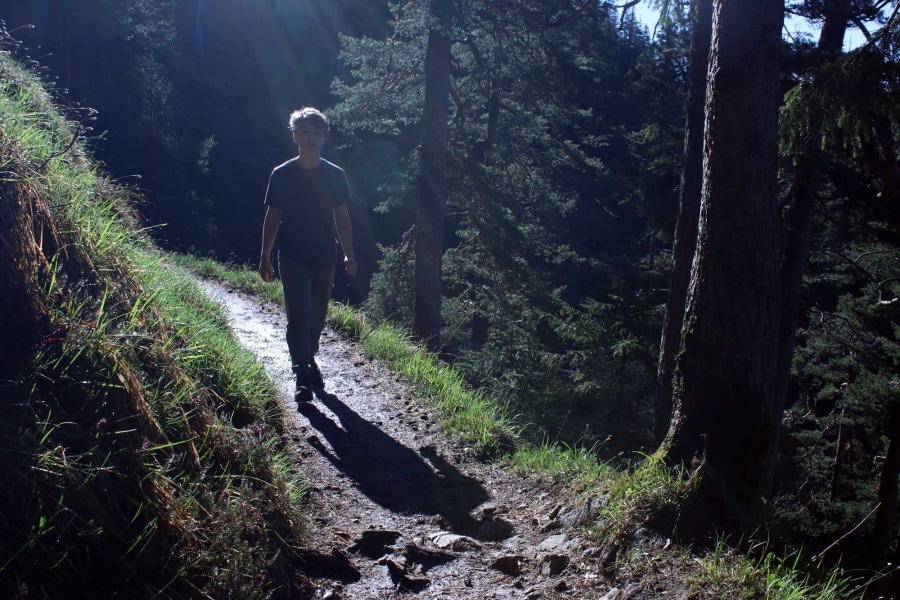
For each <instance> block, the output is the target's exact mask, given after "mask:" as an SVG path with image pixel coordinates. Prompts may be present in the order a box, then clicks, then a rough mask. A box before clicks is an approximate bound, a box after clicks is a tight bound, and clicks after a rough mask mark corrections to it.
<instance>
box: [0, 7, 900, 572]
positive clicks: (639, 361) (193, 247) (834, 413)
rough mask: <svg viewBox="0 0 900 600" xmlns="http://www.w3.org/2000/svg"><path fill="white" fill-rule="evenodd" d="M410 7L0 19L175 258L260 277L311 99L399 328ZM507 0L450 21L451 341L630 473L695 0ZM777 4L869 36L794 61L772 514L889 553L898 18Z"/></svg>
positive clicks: (513, 400)
mask: <svg viewBox="0 0 900 600" xmlns="http://www.w3.org/2000/svg"><path fill="white" fill-rule="evenodd" d="M644 1H645V2H649V1H650V0H644ZM419 4H420V3H410V2H396V3H390V4H388V3H385V2H379V1H374V0H335V1H331V2H313V1H312V0H307V1H304V0H300V1H295V2H290V1H286V0H270V1H260V2H252V3H248V2H243V1H240V0H219V1H203V0H190V1H187V0H155V1H153V0H137V1H135V2H129V3H121V2H113V1H105V0H82V1H79V2H71V1H66V0H42V1H37V0H28V1H22V2H16V3H4V5H3V6H0V19H3V20H4V21H5V23H6V25H7V27H8V28H9V29H10V30H11V31H12V32H13V36H14V37H15V38H17V39H19V40H21V41H22V48H21V49H20V50H19V54H21V55H28V56H31V57H32V58H33V59H34V60H36V61H37V63H38V64H39V65H41V67H42V68H43V69H44V70H45V74H46V76H47V78H48V79H55V80H56V82H57V84H56V85H57V87H58V88H59V90H60V92H61V93H60V95H61V97H62V98H64V99H65V101H67V102H69V103H70V108H71V111H72V115H73V116H74V118H75V120H77V121H80V122H82V124H83V126H84V128H83V130H82V132H81V135H82V136H83V137H84V138H86V139H87V140H88V141H89V142H90V145H91V147H92V149H93V151H94V153H95V155H96V156H97V158H98V159H99V160H101V161H102V162H103V163H105V164H106V165H107V166H108V168H109V170H110V172H111V174H112V175H113V176H114V177H115V178H117V179H118V180H119V181H120V182H123V183H125V184H126V185H133V186H135V188H137V189H138V190H139V191H140V193H141V195H142V197H143V198H145V202H144V203H143V204H142V205H141V207H140V208H141V210H142V212H143V217H144V219H145V221H146V223H148V224H150V225H151V226H154V227H155V229H154V230H153V233H154V236H155V237H156V238H157V240H158V242H159V243H160V244H161V245H162V246H163V247H165V248H169V249H173V250H182V251H190V252H193V253H199V254H209V255H213V256H216V257H218V258H220V259H223V260H231V261H234V262H238V263H248V262H249V263H253V262H255V261H256V260H257V255H258V251H259V237H260V230H259V227H260V224H261V222H262V209H263V207H262V198H263V195H264V192H265V186H266V181H267V178H268V175H269V173H270V172H271V169H272V167H273V166H274V165H276V164H279V163H281V162H283V161H284V160H286V159H287V158H289V157H290V156H292V155H293V153H294V152H295V148H294V147H293V146H292V143H291V140H290V136H289V135H288V133H287V115H288V114H289V112H290V111H291V110H292V109H294V108H298V107H300V106H304V105H313V106H317V107H320V108H322V109H325V110H326V111H327V113H328V114H329V115H330V117H331V119H332V124H333V131H332V136H331V140H330V144H329V146H328V149H327V152H328V154H327V157H328V158H331V159H333V160H334V161H335V162H337V163H338V164H340V165H342V166H344V167H345V168H346V169H347V172H348V175H349V178H350V181H351V184H352V187H353V191H354V204H353V206H352V217H353V221H354V229H355V239H356V246H357V254H358V258H359V260H360V263H361V266H362V273H361V275H360V276H358V277H357V278H356V279H354V280H346V279H341V280H339V281H338V283H337V285H336V296H337V297H338V298H339V299H345V300H349V301H351V302H353V303H361V304H363V306H364V308H365V310H366V311H367V312H368V313H369V314H370V315H371V316H372V318H373V319H393V320H396V321H398V322H400V323H402V324H407V325H408V324H410V323H411V322H412V319H413V312H414V306H413V297H414V293H413V288H414V279H415V274H414V259H413V258H414V248H413V246H414V236H413V235H412V234H411V233H408V232H410V231H411V227H412V225H413V222H414V210H415V206H416V199H417V188H416V178H417V176H418V169H419V164H420V163H419V158H420V157H419V150H420V148H421V142H422V135H423V133H422V131H421V129H420V118H421V116H422V108H421V107H422V103H423V94H424V75H425V74H424V70H423V56H424V54H425V49H426V41H427V37H428V36H427V34H428V30H429V26H428V23H429V21H428V18H427V15H426V14H424V12H423V11H422V10H421V6H419ZM522 4H524V3H513V2H500V1H498V2H489V3H481V2H474V1H460V2H457V3H455V5H456V7H457V13H456V15H455V18H456V24H455V27H456V30H455V31H454V36H453V38H452V48H453V54H452V61H451V65H450V76H451V86H450V96H451V101H450V111H449V113H450V119H449V123H450V127H449V131H448V139H447V150H448V155H447V173H446V176H447V190H448V197H447V207H448V208H447V215H446V220H445V225H444V228H443V232H442V234H443V246H442V248H443V278H442V292H443V294H442V300H441V304H442V307H441V308H442V310H441V318H442V323H441V336H440V337H441V342H442V343H441V346H440V350H441V353H442V356H444V357H446V358H447V360H450V361H453V362H454V364H455V365H456V366H457V367H458V368H459V369H460V370H461V371H462V372H464V373H465V374H466V377H467V378H468V380H469V381H470V382H471V383H472V385H473V386H476V387H479V388H483V389H485V390H487V391H489V392H490V393H492V394H493V395H495V396H496V397H499V398H503V399H504V400H505V402H506V403H507V407H508V410H509V412H510V414H514V415H517V416H518V417H517V418H518V419H519V422H520V423H521V424H522V426H523V430H524V432H525V433H526V434H527V435H529V436H531V437H533V438H534V439H536V440H548V441H551V442H562V443H566V444H570V445H583V446H585V447H588V448H592V449H594V451H596V452H597V453H598V454H599V455H600V456H601V457H604V458H618V459H621V460H624V461H629V460H636V459H638V458H639V457H640V456H641V453H644V454H649V453H651V452H653V450H654V449H655V447H656V441H658V439H655V438H654V417H655V414H656V407H655V395H656V393H657V390H656V386H657V367H658V356H659V353H660V332H661V330H662V328H663V318H664V314H665V307H666V302H667V298H668V292H669V270H670V265H671V263H672V250H673V244H674V236H675V226H676V217H677V213H678V206H679V190H680V181H681V178H682V162H683V155H684V147H685V143H684V139H685V121H686V112H687V106H688V103H687V101H688V83H689V74H690V66H691V65H690V61H691V55H690V50H691V36H692V33H693V25H692V21H691V18H690V15H691V12H690V11H691V8H692V6H693V4H691V3H680V2H653V3H651V6H652V7H653V8H654V9H656V10H657V11H659V14H661V15H662V18H661V19H660V21H659V24H658V25H657V26H656V28H655V29H654V31H653V34H652V35H651V33H650V32H648V31H647V30H646V28H645V27H644V26H643V25H642V23H641V22H639V21H638V20H636V19H635V17H634V14H633V12H632V11H630V10H625V9H623V8H622V7H620V6H616V5H614V4H611V3H602V2H584V3H583V2H565V1H562V0H559V1H551V0H547V1H545V2H539V3H527V6H523V5H522ZM790 4H791V7H790V8H789V10H790V11H792V12H794V13H796V14H797V15H799V16H800V17H802V18H809V19H811V21H810V22H811V23H813V24H815V23H821V22H822V20H823V19H825V20H826V23H828V19H829V18H830V19H831V23H834V22H835V21H836V20H842V23H843V24H842V25H841V27H840V30H841V31H840V37H841V39H843V36H844V33H845V31H846V29H847V27H848V26H850V25H851V24H859V25H864V24H865V23H868V27H869V28H870V29H871V31H869V33H870V34H872V36H873V39H872V40H871V43H867V44H863V45H862V46H861V47H860V48H858V49H856V50H854V51H853V52H852V53H848V54H844V53H843V52H842V50H841V49H842V48H843V44H842V43H838V44H837V46H836V48H837V50H835V49H834V47H833V46H831V47H828V48H823V47H822V45H823V38H819V39H813V38H812V37H802V36H801V37H799V38H798V37H792V38H788V39H786V40H785V42H784V44H783V47H782V56H781V63H780V68H781V79H780V88H781V89H780V92H781V101H782V103H781V107H782V108H781V114H780V123H779V131H780V133H779V140H780V162H779V180H778V181H779V201H780V203H779V209H780V210H781V216H782V217H783V218H784V222H783V224H784V227H785V230H784V235H783V237H784V238H785V239H788V238H789V237H790V235H789V234H790V232H791V231H794V230H792V229H791V226H790V223H789V219H790V215H791V212H790V209H791V207H792V206H794V205H795V200H796V198H797V197H798V195H799V194H801V193H805V194H808V195H810V196H811V197H812V198H814V208H815V210H814V211H813V215H812V216H811V217H810V219H811V221H810V229H809V232H808V234H805V238H804V239H805V240H806V241H808V263H807V264H806V265H805V266H804V272H805V276H804V278H803V285H802V288H801V290H800V293H799V295H798V297H797V300H796V307H797V309H798V313H797V335H796V337H795V341H796V348H795V352H794V362H793V368H792V374H791V377H790V386H789V389H788V391H787V395H786V403H787V408H786V411H785V414H784V419H783V427H784V435H783V436H782V438H781V446H780V448H779V460H778V465H777V474H776V478H775V482H776V488H775V492H774V496H773V502H772V504H771V513H770V517H769V519H768V526H769V528H770V531H772V533H773V535H772V537H773V538H774V539H782V540H789V541H790V543H791V545H793V546H801V545H802V546H803V547H804V548H806V549H807V551H808V552H810V553H811V554H813V555H822V556H823V557H824V558H825V559H826V560H827V561H830V562H834V561H837V560H838V558H839V557H842V556H843V557H844V559H845V561H846V560H849V561H850V566H871V565H872V564H875V565H878V564H879V560H878V559H876V558H873V556H872V554H873V552H875V550H873V549H874V548H876V547H877V548H879V550H877V551H878V552H884V550H882V549H881V548H884V545H883V544H873V541H872V540H873V539H874V537H877V536H876V535H875V534H879V533H880V534H883V535H887V537H888V538H889V540H891V541H890V544H889V546H888V547H889V548H890V550H889V552H890V554H894V553H896V552H897V550H898V548H897V545H896V539H897V524H896V522H895V521H893V520H892V521H890V522H889V523H888V528H887V530H886V531H887V533H886V534H885V533H884V532H885V529H884V527H880V528H879V527H877V526H876V523H875V522H874V519H873V518H872V515H873V513H874V512H875V510H876V508H877V507H878V506H879V502H881V503H882V504H883V503H884V498H883V497H881V496H880V493H881V492H883V491H884V490H885V484H884V481H885V480H887V481H888V482H890V481H891V478H893V486H894V488H896V470H893V471H892V469H896V466H894V467H892V466H891V460H889V457H890V456H891V455H892V454H891V442H894V441H895V442H897V443H900V433H898V429H900V404H898V399H900V398H898V391H900V390H898V388H900V379H898V372H900V370H898V361H900V348H898V344H897V342H898V332H900V330H898V317H900V315H898V309H900V302H898V301H897V298H898V297H900V285H898V282H900V272H898V268H900V264H898V254H897V253H898V227H900V216H898V215H900V211H898V209H897V205H896V203H897V201H898V190H897V185H898V181H900V178H898V177H897V170H898V168H897V161H896V157H895V155H894V153H893V145H894V143H895V142H894V140H895V139H896V135H897V118H898V115H897V108H898V106H900V102H898V101H897V100H898V99H897V96H896V89H897V87H896V85H897V83H898V82H897V39H896V38H897V23H896V14H895V12H892V11H895V9H896V3H894V2H855V1H854V2H851V1H849V0H848V1H846V2H812V1H810V2H804V3H790ZM829 11H831V12H829ZM835 14H839V15H840V17H841V18H840V19H836V18H835ZM889 17H890V20H889ZM26 25H33V27H27V28H26ZM879 32H880V35H875V34H878V33H879ZM824 33H825V31H824V30H823V36H824ZM864 37H865V36H864ZM804 186H805V187H804ZM800 188H802V189H800ZM742 276H743V274H742V273H740V272H734V273H733V274H732V275H731V277H733V282H725V283H733V284H734V285H736V286H738V285H740V283H741V278H742ZM722 425H723V427H726V426H729V424H726V423H723V424H722ZM732 425H733V424H732ZM656 437H657V438H658V433H657V434H656ZM888 487H889V486H888ZM894 503H896V497H895V499H894ZM882 525H883V524H882ZM826 550H827V552H825V551H826ZM823 552H825V553H824V554H822V553H823ZM883 558H884V557H882V564H883V562H884V560H883ZM854 561H855V563H854ZM893 562H894V563H896V561H893Z"/></svg>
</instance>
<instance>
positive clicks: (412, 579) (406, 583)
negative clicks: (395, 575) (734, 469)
mask: <svg viewBox="0 0 900 600" xmlns="http://www.w3.org/2000/svg"><path fill="white" fill-rule="evenodd" d="M397 585H399V586H400V587H401V588H403V589H405V590H409V591H411V592H421V591H422V590H424V589H425V588H427V587H428V586H429V585H431V580H430V579H428V578H427V577H417V576H415V575H404V576H403V579H401V580H400V583H398V584H397Z"/></svg>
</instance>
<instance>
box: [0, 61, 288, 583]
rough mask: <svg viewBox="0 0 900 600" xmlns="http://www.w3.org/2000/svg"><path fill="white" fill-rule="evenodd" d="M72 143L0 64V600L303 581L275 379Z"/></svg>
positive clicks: (17, 72) (68, 125)
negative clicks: (294, 562)
mask: <svg viewBox="0 0 900 600" xmlns="http://www.w3.org/2000/svg"><path fill="white" fill-rule="evenodd" d="M74 116H77V115H74ZM78 132H79V129H78V125H77V124H75V123H73V122H72V121H70V120H67V119H66V118H64V116H63V115H61V114H60V112H59V111H58V110H57V108H55V107H54V105H53V102H52V98H51V97H50V95H49V94H48V93H47V92H46V91H45V89H44V88H43V87H42V85H41V82H40V81H38V80H37V79H36V78H35V77H34V75H33V74H32V73H31V72H29V71H27V70H25V69H23V68H22V67H21V66H20V65H19V64H17V63H16V62H15V61H14V60H12V58H11V57H10V55H9V53H5V52H4V53H0V265H2V269H0V289H2V290H3V301H2V307H0V308H2V309H3V310H2V311H0V339H2V340H4V341H3V342H2V345H0V409H2V412H3V415H4V416H3V419H2V420H0V457H2V467H0V597H3V598H17V597H49V598H62V597H69V598H71V597H78V598H99V597H110V596H112V595H114V594H119V595H121V594H122V593H123V590H128V592H127V596H128V597H129V598H150V597H168V598H204V597H212V598H254V597H267V596H268V595H269V594H270V593H271V592H272V591H273V590H276V589H281V590H285V589H287V587H288V586H289V585H294V586H297V585H300V584H297V583H294V584H288V579H289V578H288V574H289V571H290V565H289V558H290V556H291V547H292V546H295V545H298V544H299V540H300V536H301V534H302V533H303V532H302V523H303V517H302V515H301V514H300V513H299V512H298V506H299V504H300V499H301V498H302V495H303V484H302V481H301V479H300V477H299V476H298V474H297V473H295V472H293V471H292V469H291V463H290V461H289V459H288V456H287V454H286V453H285V451H284V445H283V442H282V435H281V434H282V432H283V426H284V423H283V420H282V414H281V413H280V411H279V409H278V408H276V406H277V405H276V403H275V402H273V399H274V398H275V397H276V392H275V390H274V388H273V386H272V383H271V381H269V379H268V378H267V376H266V375H265V373H264V371H263V369H262V368H261V367H260V365H259V364H257V363H256V362H255V361H254V359H253V358H252V357H251V356H250V355H249V354H248V353H247V352H245V351H244V350H242V349H241V348H240V347H239V346H238V345H237V344H236V343H235V342H234V340H233V339H232V338H231V336H230V334H229V333H228V331H227V328H226V327H225V326H224V324H225V321H224V319H223V317H222V316H221V315H220V314H219V312H218V311H217V309H216V308H215V307H214V306H213V305H211V304H210V303H209V302H208V301H206V300H205V299H204V298H203V297H202V294H200V293H199V290H198V289H197V288H196V286H195V285H194V284H193V283H192V280H191V279H190V278H189V277H187V276H186V275H185V273H183V272H182V271H181V270H179V269H178V268H176V267H174V266H172V265H171V264H170V263H169V262H167V261H166V260H165V259H164V257H163V256H162V255H161V254H160V252H158V251H157V250H156V249H155V248H154V247H153V245H152V244H151V243H150V242H149V241H148V240H147V238H146V237H145V236H144V235H142V233H141V231H140V230H139V229H138V228H137V227H136V223H137V220H136V218H135V214H134V212H133V209H132V207H131V199H130V198H129V192H128V191H127V190H125V189H123V188H121V187H117V186H116V185H113V184H111V183H110V182H109V181H108V180H107V179H106V178H105V177H104V175H103V174H102V172H101V169H100V166H99V165H97V164H95V163H94V162H93V160H92V159H91V157H90V156H89V155H88V154H87V152H86V151H85V149H84V147H83V144H82V143H81V142H76V143H74V144H73V145H71V146H70V141H71V140H72V139H73V137H74V136H76V135H77V134H78ZM292 579H294V580H295V581H296V578H292ZM295 591H296V590H295Z"/></svg>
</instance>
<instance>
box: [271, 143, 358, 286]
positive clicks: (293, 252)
mask: <svg viewBox="0 0 900 600" xmlns="http://www.w3.org/2000/svg"><path fill="white" fill-rule="evenodd" d="M349 201H350V186H349V185H348V183H347V176H346V174H344V170H343V169H341V168H340V167H339V166H337V165H335V164H333V163H330V162H328V161H327V160H324V159H323V160H322V161H321V163H320V164H319V166H318V167H317V168H315V169H304V168H303V167H301V166H300V163H299V162H298V159H297V158H296V157H295V158H292V159H291V160H289V161H287V162H286V163H284V164H281V165H278V166H277V167H275V169H274V170H273V171H272V174H271V175H270V176H269V187H268V189H267V190H266V201H265V203H266V205H267V206H273V207H275V208H278V209H281V227H280V229H279V230H278V242H279V246H280V251H281V252H283V253H284V254H285V256H287V257H288V258H290V259H291V260H294V261H296V262H298V263H300V264H302V265H304V266H306V267H309V268H314V269H324V268H328V267H331V266H333V265H334V263H335V261H336V260H337V240H336V238H335V225H334V208H335V207H336V206H341V205H342V204H347V203H348V202H349Z"/></svg>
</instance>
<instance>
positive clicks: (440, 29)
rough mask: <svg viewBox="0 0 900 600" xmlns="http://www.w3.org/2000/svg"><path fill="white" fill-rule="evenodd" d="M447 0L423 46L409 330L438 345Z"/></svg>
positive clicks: (437, 4)
mask: <svg viewBox="0 0 900 600" xmlns="http://www.w3.org/2000/svg"><path fill="white" fill-rule="evenodd" d="M450 7H451V2H450V1H449V0H432V2H431V8H430V12H431V15H432V16H433V17H435V18H436V22H435V24H434V25H433V26H432V28H431V30H430V31H429V33H428V44H427V46H426V49H425V106H424V108H423V111H422V124H421V127H422V147H421V167H420V173H419V198H418V203H417V204H416V205H415V207H414V215H415V222H416V268H415V276H416V282H415V294H416V297H415V304H414V307H413V332H415V334H416V335H417V336H419V337H420V338H421V339H423V340H425V342H426V343H427V344H428V348H429V349H431V350H438V349H439V348H440V346H441V297H442V294H441V271H442V265H441V261H442V257H443V251H444V213H445V211H446V204H447V139H448V129H449V125H448V121H447V119H448V112H449V108H450V28H449V14H450Z"/></svg>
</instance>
